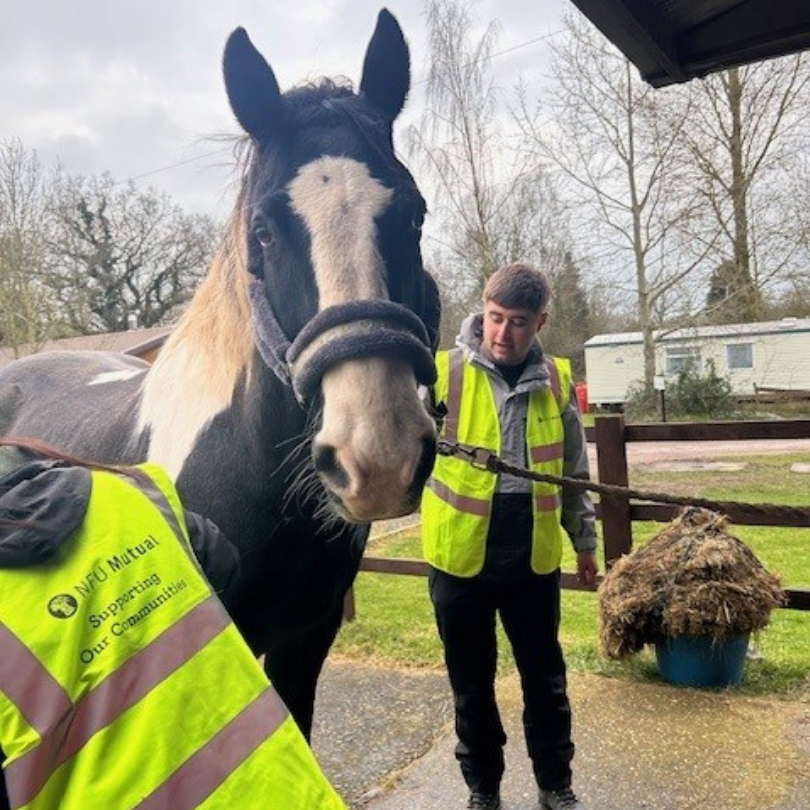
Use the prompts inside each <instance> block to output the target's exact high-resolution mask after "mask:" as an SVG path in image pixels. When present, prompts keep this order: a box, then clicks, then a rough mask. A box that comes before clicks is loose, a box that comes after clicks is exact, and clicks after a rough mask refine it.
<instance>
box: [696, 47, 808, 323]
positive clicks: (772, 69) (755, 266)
mask: <svg viewBox="0 0 810 810" xmlns="http://www.w3.org/2000/svg"><path fill="white" fill-rule="evenodd" d="M808 83H810V62H808V58H807V56H806V55H796V56H789V57H785V58H782V59H776V60H771V61H768V62H763V63H760V64H755V65H747V66H745V67H735V68H731V69H730V70H727V71H724V72H723V73H720V74H717V75H714V76H711V77H709V78H707V79H705V80H703V81H701V82H699V83H697V84H696V85H695V88H694V92H695V94H696V101H697V103H696V104H695V105H694V107H693V110H694V114H693V115H692V116H690V119H689V121H688V122H687V123H686V126H684V128H683V131H684V135H685V137H686V141H687V143H688V145H689V148H690V150H691V153H692V156H693V158H694V162H695V166H696V169H697V180H696V185H697V187H698V188H699V189H700V191H701V193H702V195H703V199H704V200H705V203H706V208H707V210H708V211H710V212H711V213H712V215H713V217H714V220H715V227H716V228H717V229H718V230H719V233H720V235H721V238H720V240H719V242H718V249H717V257H716V264H717V270H716V271H715V277H714V279H713V282H714V283H713V287H712V289H711V290H710V293H711V294H710V297H709V301H708V303H709V305H710V317H711V319H712V320H713V321H715V322H720V321H725V322H746V321H755V320H760V319H761V318H762V317H763V316H764V313H765V307H766V296H765V292H766V290H767V287H768V285H769V284H771V283H773V282H775V281H781V280H783V279H784V278H785V276H786V275H788V274H789V273H790V272H791V268H792V267H795V262H796V260H797V258H798V255H799V254H798V252H797V251H798V249H799V247H800V240H798V239H796V229H795V227H794V226H793V221H794V219H795V216H794V213H793V212H794V210H795V209H794V206H793V202H792V201H793V200H795V197H794V196H793V195H792V194H790V193H789V191H790V189H791V186H792V184H791V182H790V177H791V174H792V173H793V172H794V171H795V169H796V167H797V162H796V159H797V156H798V155H800V154H801V153H802V152H803V148H802V141H803V140H804V144H805V145H806V134H805V133H806V117H807V113H808V111H809V110H808V105H807V102H806V100H805V98H806V95H807V90H808ZM799 216H801V214H800V213H799ZM786 222H790V223H791V225H790V227H788V228H786V227H785V223H786ZM805 259H806V254H803V255H802V262H803V261H804V260H805ZM803 269H805V268H803Z"/></svg>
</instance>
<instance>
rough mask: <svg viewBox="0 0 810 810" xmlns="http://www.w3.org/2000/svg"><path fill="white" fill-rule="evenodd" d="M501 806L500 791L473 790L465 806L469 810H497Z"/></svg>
mask: <svg viewBox="0 0 810 810" xmlns="http://www.w3.org/2000/svg"><path fill="white" fill-rule="evenodd" d="M500 806H501V794H500V793H497V792H496V793H478V791H475V790H474V791H473V792H472V793H470V798H469V799H468V800H467V807H468V808H469V809H470V810H499V808H500Z"/></svg>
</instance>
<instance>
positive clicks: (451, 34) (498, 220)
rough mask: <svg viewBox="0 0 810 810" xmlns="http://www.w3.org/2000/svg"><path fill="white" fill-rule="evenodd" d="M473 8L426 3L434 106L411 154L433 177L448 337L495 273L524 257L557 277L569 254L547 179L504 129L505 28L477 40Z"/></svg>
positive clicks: (416, 132)
mask: <svg viewBox="0 0 810 810" xmlns="http://www.w3.org/2000/svg"><path fill="white" fill-rule="evenodd" d="M472 5H473V4H472V3H471V2H460V1H459V0H429V2H428V3H427V21H428V31H429V57H428V64H429V65H430V68H429V72H428V77H427V104H426V107H425V111H424V113H423V115H422V118H421V121H420V123H419V125H418V126H414V127H411V128H410V130H409V132H408V139H409V149H410V153H411V156H412V158H413V159H414V160H415V162H416V164H417V165H418V166H419V167H420V168H421V172H422V176H423V177H426V178H427V179H428V180H429V181H430V187H431V192H430V193H429V196H430V197H431V205H430V208H431V210H432V212H433V215H434V222H433V223H432V227H430V228H429V229H428V231H427V233H426V236H427V242H428V251H427V252H428V254H429V255H428V260H429V263H430V264H431V266H432V268H433V270H434V272H435V273H436V276H437V279H438V281H439V285H440V288H441V290H442V292H443V302H444V314H443V323H444V325H445V329H444V331H445V335H444V337H445V339H446V340H449V339H451V337H452V334H451V333H454V332H455V329H456V328H457V326H458V320H457V314H458V313H464V312H469V309H470V308H471V307H473V306H476V305H477V304H478V303H479V301H480V294H481V291H482V289H483V286H484V284H485V283H486V280H487V278H488V277H489V276H490V275H491V274H492V272H493V271H494V270H496V269H497V268H498V267H500V266H501V265H503V264H506V263H508V262H511V261H517V260H523V261H531V262H535V263H537V264H540V265H542V266H544V267H546V268H547V269H549V271H552V272H553V270H554V269H555V267H558V266H560V265H561V263H562V262H563V260H564V256H565V253H566V250H567V248H568V245H566V244H563V239H562V238H561V235H564V234H565V228H564V227H563V226H562V223H561V222H560V219H559V217H558V216H557V215H556V211H555V200H556V198H555V195H554V192H553V189H552V188H551V185H550V178H549V175H548V173H547V172H546V171H545V170H544V168H543V167H542V166H538V165H537V164H536V163H532V162H530V161H528V160H526V159H525V156H524V154H523V152H522V151H521V150H520V149H518V148H517V144H516V143H515V142H514V138H515V135H516V134H517V133H513V134H512V135H511V137H510V133H509V132H508V131H507V130H506V129H505V128H504V124H505V123H508V120H509V119H508V116H505V115H504V114H503V111H502V110H500V109H499V96H498V92H497V90H496V87H495V85H494V83H493V79H492V74H491V56H492V52H493V47H494V45H495V42H496V38H497V27H496V25H495V24H494V23H490V24H489V25H488V26H487V27H486V29H485V31H484V33H483V35H481V36H478V35H476V33H475V27H474V22H475V21H474V19H473V16H472V12H471V9H472ZM437 234H438V235H437Z"/></svg>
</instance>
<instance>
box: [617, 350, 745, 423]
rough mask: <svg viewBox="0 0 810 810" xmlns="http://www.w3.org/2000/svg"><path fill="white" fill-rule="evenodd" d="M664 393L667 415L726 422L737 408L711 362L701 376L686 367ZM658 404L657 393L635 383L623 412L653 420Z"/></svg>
mask: <svg viewBox="0 0 810 810" xmlns="http://www.w3.org/2000/svg"><path fill="white" fill-rule="evenodd" d="M664 393H665V396H666V408H667V416H673V417H701V418H704V419H727V418H729V417H732V416H734V414H735V412H736V409H737V401H736V399H735V398H734V395H733V394H732V391H731V383H729V381H728V380H727V379H726V378H725V377H721V376H720V375H719V374H718V373H717V369H716V368H715V366H714V363H713V362H712V361H711V360H710V361H709V363H708V368H707V370H706V374H703V375H702V374H701V373H700V371H699V370H698V369H697V368H696V367H695V366H694V365H689V366H687V367H686V368H685V369H684V370H683V371H681V372H680V373H679V374H678V376H677V378H676V379H675V382H674V383H670V384H668V385H667V389H666V391H665V392H664ZM659 402H660V394H659V392H658V391H655V390H654V389H653V388H652V386H649V385H645V384H644V383H643V382H642V383H637V384H635V385H633V386H631V388H630V391H629V396H628V400H627V404H626V405H625V413H626V414H627V416H628V417H629V418H631V419H645V418H657V417H659V416H660V414H659V413H658V409H659Z"/></svg>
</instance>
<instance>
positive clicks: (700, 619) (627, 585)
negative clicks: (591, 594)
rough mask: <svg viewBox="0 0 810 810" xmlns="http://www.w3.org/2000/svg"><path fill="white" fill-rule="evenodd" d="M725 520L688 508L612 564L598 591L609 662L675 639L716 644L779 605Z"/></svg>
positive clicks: (771, 582)
mask: <svg viewBox="0 0 810 810" xmlns="http://www.w3.org/2000/svg"><path fill="white" fill-rule="evenodd" d="M726 523H727V518H726V517H725V516H724V515H719V514H717V513H715V512H710V511H708V510H706V509H698V508H695V507H687V508H686V509H684V510H683V511H681V512H680V514H679V515H678V516H677V517H676V518H675V519H674V520H673V521H672V522H671V523H669V524H668V525H667V526H666V527H665V528H664V529H663V530H662V531H661V532H659V533H658V534H657V535H656V536H655V537H654V538H653V539H652V540H651V541H650V542H649V543H648V544H647V545H646V546H643V547H642V548H639V549H638V550H636V551H634V552H632V553H631V554H628V555H627V556H626V557H623V558H622V559H621V560H619V561H618V562H617V563H616V564H615V565H614V566H613V568H612V569H611V570H610V571H609V572H608V573H607V575H606V576H605V579H604V581H603V583H602V586H601V587H600V589H599V614H600V620H601V630H600V640H601V645H602V651H603V652H604V654H605V655H606V656H607V657H608V658H619V659H620V658H627V657H628V656H630V655H632V654H633V653H636V652H638V651H639V650H641V649H642V648H643V647H644V645H645V644H654V643H656V642H658V641H661V640H663V639H665V638H671V637H674V636H682V635H690V636H710V637H712V638H713V639H714V640H715V641H719V640H721V639H724V638H729V637H731V636H738V635H741V634H744V633H751V632H755V631H757V630H761V629H762V628H763V627H765V625H767V623H768V619H769V618H770V614H771V611H772V610H773V609H774V608H775V607H777V606H779V605H781V604H784V602H785V594H784V591H783V590H782V588H781V583H780V580H779V578H778V577H776V576H774V575H773V574H770V573H768V571H766V570H765V568H764V567H763V566H762V564H761V563H760V562H759V560H758V559H757V558H756V556H755V555H754V553H753V552H752V551H751V549H749V548H748V546H746V545H745V543H743V542H742V541H741V540H739V539H738V538H736V537H734V536H733V535H731V534H728V533H727V532H726V531H725V528H726Z"/></svg>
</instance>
